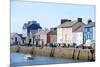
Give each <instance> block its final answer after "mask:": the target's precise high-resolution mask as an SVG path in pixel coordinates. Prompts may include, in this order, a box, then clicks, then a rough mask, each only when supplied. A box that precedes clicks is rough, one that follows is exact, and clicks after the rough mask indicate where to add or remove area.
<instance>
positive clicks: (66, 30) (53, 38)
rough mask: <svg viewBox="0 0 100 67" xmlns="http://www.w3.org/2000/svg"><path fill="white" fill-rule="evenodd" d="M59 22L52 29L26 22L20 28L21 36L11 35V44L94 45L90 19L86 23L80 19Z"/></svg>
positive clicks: (92, 25)
mask: <svg viewBox="0 0 100 67" xmlns="http://www.w3.org/2000/svg"><path fill="white" fill-rule="evenodd" d="M60 22H61V23H60V24H59V25H58V26H56V27H54V28H50V29H42V27H41V26H40V24H39V23H37V21H28V23H24V25H23V27H22V30H23V33H22V34H18V33H11V44H21V45H27V44H31V45H36V46H38V45H43V46H45V45H48V44H50V43H52V44H56V45H57V46H62V45H69V44H70V45H73V43H74V44H76V45H81V44H84V45H86V46H90V45H91V43H92V44H93V43H95V22H93V21H92V20H91V19H89V20H88V21H87V22H83V21H82V18H77V20H76V21H73V20H70V19H61V21H60ZM85 23H86V24H85Z"/></svg>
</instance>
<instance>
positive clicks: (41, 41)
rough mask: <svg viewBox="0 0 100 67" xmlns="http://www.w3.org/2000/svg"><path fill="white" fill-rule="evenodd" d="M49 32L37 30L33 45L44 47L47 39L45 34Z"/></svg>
mask: <svg viewBox="0 0 100 67" xmlns="http://www.w3.org/2000/svg"><path fill="white" fill-rule="evenodd" d="M48 32H49V30H47V29H45V30H43V29H41V30H39V31H38V32H37V33H36V34H35V40H34V41H35V42H34V43H35V45H46V44H47V43H48V42H47V41H48V39H49V38H48V37H47V33H48Z"/></svg>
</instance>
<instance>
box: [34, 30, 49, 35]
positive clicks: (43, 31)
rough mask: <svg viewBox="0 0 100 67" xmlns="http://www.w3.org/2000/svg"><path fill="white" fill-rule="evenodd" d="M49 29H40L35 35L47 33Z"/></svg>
mask: <svg viewBox="0 0 100 67" xmlns="http://www.w3.org/2000/svg"><path fill="white" fill-rule="evenodd" d="M48 32H49V30H40V31H38V32H37V33H36V34H35V35H41V34H47V33H48Z"/></svg>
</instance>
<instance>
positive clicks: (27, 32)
mask: <svg viewBox="0 0 100 67" xmlns="http://www.w3.org/2000/svg"><path fill="white" fill-rule="evenodd" d="M38 29H42V27H41V26H40V24H39V23H37V22H36V21H29V22H28V23H24V25H23V37H24V38H25V43H24V44H29V43H30V44H33V43H34V34H35V33H36V32H38Z"/></svg>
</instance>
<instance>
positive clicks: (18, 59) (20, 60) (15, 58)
mask: <svg viewBox="0 0 100 67" xmlns="http://www.w3.org/2000/svg"><path fill="white" fill-rule="evenodd" d="M24 56H25V54H23V53H11V66H12V67H13V66H14V67H15V66H22V65H24V66H25V65H40V64H41V65H42V64H61V63H73V62H75V63H76V62H83V61H79V60H69V59H61V58H54V57H44V56H34V57H33V58H32V60H25V59H24Z"/></svg>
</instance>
